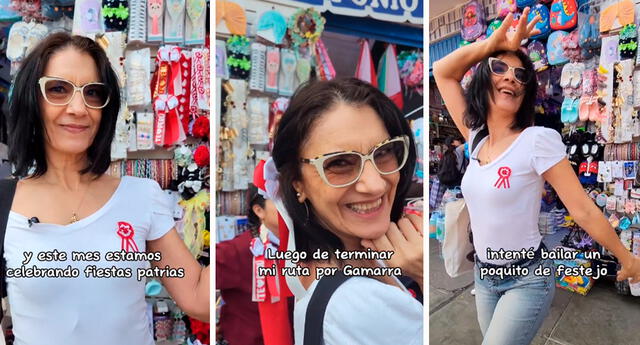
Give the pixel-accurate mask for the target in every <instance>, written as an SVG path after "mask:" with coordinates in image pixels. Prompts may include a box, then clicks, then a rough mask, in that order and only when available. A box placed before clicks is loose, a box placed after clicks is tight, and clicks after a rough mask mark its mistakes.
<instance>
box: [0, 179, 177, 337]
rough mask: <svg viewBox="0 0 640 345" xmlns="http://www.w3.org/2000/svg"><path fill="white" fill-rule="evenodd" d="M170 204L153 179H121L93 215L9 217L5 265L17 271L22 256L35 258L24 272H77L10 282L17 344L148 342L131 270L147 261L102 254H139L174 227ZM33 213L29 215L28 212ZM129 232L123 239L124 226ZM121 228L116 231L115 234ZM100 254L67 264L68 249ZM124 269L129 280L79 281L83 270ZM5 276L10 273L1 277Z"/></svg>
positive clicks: (139, 289) (140, 288)
mask: <svg viewBox="0 0 640 345" xmlns="http://www.w3.org/2000/svg"><path fill="white" fill-rule="evenodd" d="M171 210H172V208H171V205H170V204H169V202H168V201H167V199H166V198H165V196H164V193H163V192H162V190H161V189H160V186H159V185H158V183H157V182H155V181H153V180H148V179H141V178H135V177H123V178H122V180H121V181H120V184H119V186H118V188H117V190H116V191H115V193H114V194H113V196H112V197H111V199H109V201H108V202H107V203H106V204H105V205H104V206H103V207H102V208H100V209H99V210H98V211H96V212H95V213H94V214H92V215H90V216H89V217H87V218H84V219H81V220H80V221H78V222H76V223H73V224H69V225H64V226H63V225H55V224H43V223H37V224H33V226H31V227H29V225H28V222H27V217H25V216H24V215H20V214H18V213H15V212H11V213H10V214H9V220H8V224H7V232H6V237H5V242H4V258H5V259H6V261H7V268H8V270H9V269H19V268H20V267H21V266H22V261H23V260H24V259H25V257H24V254H23V253H25V252H32V253H33V258H31V260H30V262H29V263H27V264H26V265H24V266H25V268H32V267H33V266H34V265H35V266H37V267H38V268H44V267H50V268H55V267H60V268H66V267H67V266H68V265H70V266H71V267H74V268H78V270H79V277H77V278H54V277H51V278H15V277H13V278H10V277H9V275H7V292H8V297H9V304H10V305H11V316H12V321H13V333H14V335H15V342H14V344H16V345H42V344H47V345H86V344H95V345H114V344H123V345H127V344H131V345H133V344H135V345H154V341H153V337H152V332H151V330H150V329H149V324H148V322H147V317H146V308H147V307H146V302H145V290H144V287H145V279H144V278H143V279H142V280H141V281H138V280H137V277H136V274H137V269H139V268H142V269H144V268H147V267H149V262H148V261H107V260H106V259H105V257H106V253H107V252H120V251H121V250H122V249H123V248H125V249H128V251H136V250H135V248H136V247H137V249H138V250H137V251H139V252H145V250H146V241H150V240H155V239H158V238H160V237H162V236H164V235H165V234H166V233H167V232H168V231H169V230H171V228H172V227H173V226H174V220H173V217H172V213H171ZM30 216H33V215H30ZM124 223H127V224H128V225H130V226H131V227H132V228H133V237H132V238H130V237H129V236H128V235H129V234H130V232H128V231H127V229H126V227H127V224H124ZM119 228H120V233H118V231H119ZM54 249H55V250H57V251H59V252H66V254H67V260H65V261H39V260H38V258H37V253H38V252H45V251H53V250H54ZM73 251H75V252H92V251H98V252H99V253H100V260H99V261H93V262H92V261H72V257H71V256H72V252H73ZM91 265H95V266H97V267H98V268H101V267H103V268H111V267H112V266H115V267H117V268H130V270H131V274H132V277H131V278H93V277H89V278H87V277H85V268H86V267H87V266H91ZM7 273H9V272H7Z"/></svg>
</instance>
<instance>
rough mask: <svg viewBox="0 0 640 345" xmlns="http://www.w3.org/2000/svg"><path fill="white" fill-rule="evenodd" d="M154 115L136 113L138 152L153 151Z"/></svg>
mask: <svg viewBox="0 0 640 345" xmlns="http://www.w3.org/2000/svg"><path fill="white" fill-rule="evenodd" d="M153 120H154V117H153V113H151V112H137V113H136V123H137V124H136V138H137V142H136V147H137V149H138V150H152V149H153V148H154V145H153Z"/></svg>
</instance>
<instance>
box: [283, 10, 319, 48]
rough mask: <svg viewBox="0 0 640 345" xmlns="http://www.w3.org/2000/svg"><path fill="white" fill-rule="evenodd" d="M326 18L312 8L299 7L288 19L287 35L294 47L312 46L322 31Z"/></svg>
mask: <svg viewBox="0 0 640 345" xmlns="http://www.w3.org/2000/svg"><path fill="white" fill-rule="evenodd" d="M325 22H326V20H325V19H324V17H322V16H321V15H320V13H319V12H317V11H316V10H314V9H313V8H307V9H303V8H301V9H299V10H297V11H296V12H295V13H294V14H293V15H292V16H291V18H290V19H289V25H288V26H289V36H291V40H292V41H293V42H292V43H293V45H294V47H296V48H297V47H305V46H311V47H313V46H314V45H315V44H316V42H318V40H319V39H320V35H322V32H323V31H324V24H325Z"/></svg>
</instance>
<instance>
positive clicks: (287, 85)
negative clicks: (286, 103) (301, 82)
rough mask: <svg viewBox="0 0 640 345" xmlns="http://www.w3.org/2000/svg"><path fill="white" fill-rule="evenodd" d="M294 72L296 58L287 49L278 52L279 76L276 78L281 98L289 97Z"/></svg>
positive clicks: (292, 85)
mask: <svg viewBox="0 0 640 345" xmlns="http://www.w3.org/2000/svg"><path fill="white" fill-rule="evenodd" d="M295 71H296V56H295V54H294V53H293V51H291V50H289V49H282V50H280V75H279V78H278V91H279V93H280V95H282V96H291V95H293V91H294V87H295V85H294V79H295Z"/></svg>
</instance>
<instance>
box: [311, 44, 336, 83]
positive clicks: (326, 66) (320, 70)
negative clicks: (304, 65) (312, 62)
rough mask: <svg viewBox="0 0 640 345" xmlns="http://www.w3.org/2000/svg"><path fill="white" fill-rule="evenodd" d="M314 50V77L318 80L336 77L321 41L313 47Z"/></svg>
mask: <svg viewBox="0 0 640 345" xmlns="http://www.w3.org/2000/svg"><path fill="white" fill-rule="evenodd" d="M315 48H316V52H315V54H316V76H318V78H319V79H320V80H331V79H333V78H335V77H336V70H335V69H334V68H333V63H332V62H331V59H330V58H329V52H328V51H327V48H326V47H325V46H324V43H323V42H322V40H318V42H316V45H315Z"/></svg>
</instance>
